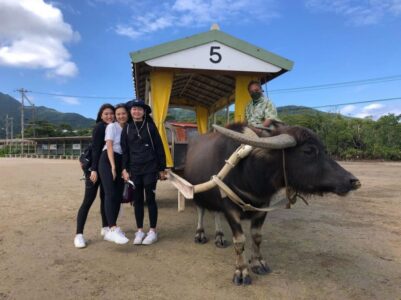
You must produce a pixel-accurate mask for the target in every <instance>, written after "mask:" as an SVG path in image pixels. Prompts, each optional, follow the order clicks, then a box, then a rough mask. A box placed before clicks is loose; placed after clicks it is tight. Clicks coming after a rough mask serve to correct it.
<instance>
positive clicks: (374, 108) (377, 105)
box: [363, 103, 384, 111]
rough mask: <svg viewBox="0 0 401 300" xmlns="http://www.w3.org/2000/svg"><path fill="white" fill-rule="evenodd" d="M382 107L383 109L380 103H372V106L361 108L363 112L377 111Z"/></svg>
mask: <svg viewBox="0 0 401 300" xmlns="http://www.w3.org/2000/svg"><path fill="white" fill-rule="evenodd" d="M383 107H384V105H383V104H380V103H372V104H369V105H367V106H365V107H364V108H363V110H364V111H375V110H378V109H380V108H383Z"/></svg>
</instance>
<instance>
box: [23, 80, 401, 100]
mask: <svg viewBox="0 0 401 300" xmlns="http://www.w3.org/2000/svg"><path fill="white" fill-rule="evenodd" d="M398 80H401V75H393V76H385V77H376V78H368V79H359V80H351V81H342V82H335V83H326V84H318V85H310V86H300V87H293V88H284V89H275V90H270V91H269V93H273V94H284V93H293V92H303V91H313V90H323V89H334V88H341V87H349V86H357V85H367V84H378V83H385V82H391V81H398ZM30 92H31V93H32V94H39V95H47V96H55V97H75V98H86V99H131V98H132V96H88V95H71V94H58V93H48V92H41V91H30Z"/></svg>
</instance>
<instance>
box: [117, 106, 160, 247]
mask: <svg viewBox="0 0 401 300" xmlns="http://www.w3.org/2000/svg"><path fill="white" fill-rule="evenodd" d="M128 105H129V107H130V113H131V116H132V122H130V123H129V124H128V125H127V126H125V127H124V129H123V131H122V134H121V148H122V150H123V166H122V168H123V178H124V180H125V181H128V180H129V179H131V180H132V181H133V182H134V184H135V189H134V193H133V197H134V203H135V218H136V224H137V232H136V233H135V239H134V245H139V244H144V245H150V244H153V243H154V242H156V241H157V233H156V225H157V213H158V211H157V203H156V195H155V192H156V183H157V180H158V179H161V180H164V179H165V177H166V174H165V168H166V156H165V153H164V148H163V143H162V140H161V138H160V135H159V132H158V131H157V128H156V125H155V123H154V122H153V120H152V118H151V117H150V115H149V114H150V113H151V108H150V107H149V106H148V105H146V104H145V103H144V102H143V101H141V100H133V101H130V102H129V103H128ZM144 193H145V195H146V202H147V204H148V212H149V222H150V230H149V232H148V233H147V235H146V237H145V233H144V232H143V218H144V198H145V197H144Z"/></svg>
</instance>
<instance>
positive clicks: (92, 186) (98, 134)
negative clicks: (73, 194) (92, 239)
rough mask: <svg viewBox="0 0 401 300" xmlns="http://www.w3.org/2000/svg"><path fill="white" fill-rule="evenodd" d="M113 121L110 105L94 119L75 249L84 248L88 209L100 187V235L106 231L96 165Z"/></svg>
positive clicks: (101, 108)
mask: <svg viewBox="0 0 401 300" xmlns="http://www.w3.org/2000/svg"><path fill="white" fill-rule="evenodd" d="M113 121H114V106H113V105H111V104H108V103H106V104H103V105H102V106H101V107H100V109H99V112H98V114H97V118H96V126H95V128H94V129H93V131H92V164H91V167H90V170H91V172H90V173H87V174H85V196H84V200H83V201H82V204H81V207H80V208H79V210H78V216H77V231H76V235H75V238H74V245H75V247H76V248H84V247H86V241H85V239H84V237H83V232H84V226H85V222H86V218H87V217H88V213H89V209H90V208H91V206H92V203H93V201H95V198H96V194H97V190H98V188H99V186H100V214H101V215H102V224H103V225H102V226H103V227H102V229H101V231H100V233H101V235H104V234H105V233H106V230H107V229H108V224H107V219H106V214H105V210H104V191H103V187H102V185H101V182H100V179H99V176H98V163H99V159H100V154H101V153H102V149H103V147H104V136H105V131H106V126H107V124H110V123H112V122H113Z"/></svg>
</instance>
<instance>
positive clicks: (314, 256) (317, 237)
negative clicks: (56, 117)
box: [0, 158, 401, 300]
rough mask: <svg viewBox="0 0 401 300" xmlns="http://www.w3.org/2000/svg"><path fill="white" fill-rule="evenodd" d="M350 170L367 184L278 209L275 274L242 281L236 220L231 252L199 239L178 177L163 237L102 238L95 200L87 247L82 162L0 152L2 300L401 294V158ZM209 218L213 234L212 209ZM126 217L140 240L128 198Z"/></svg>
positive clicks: (271, 258) (270, 227) (165, 186)
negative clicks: (80, 240)
mask: <svg viewBox="0 0 401 300" xmlns="http://www.w3.org/2000/svg"><path fill="white" fill-rule="evenodd" d="M342 165H344V166H345V167H346V168H347V169H348V170H350V171H351V172H352V173H353V174H354V175H356V176H357V177H359V179H360V180H361V182H362V188H361V189H360V190H358V191H356V192H353V193H352V194H350V195H349V196H348V197H346V198H341V197H337V196H326V197H324V198H319V197H316V198H313V199H311V201H310V204H311V205H310V206H309V207H306V206H305V205H303V204H302V203H299V204H297V205H296V206H295V207H294V208H293V209H291V210H280V211H275V212H272V213H270V214H269V215H268V220H267V221H266V223H265V225H264V229H263V232H264V237H263V244H262V253H263V254H264V256H265V258H266V260H267V262H268V264H269V265H270V267H271V268H272V270H273V271H272V273H271V274H268V275H266V276H258V275H255V274H252V279H253V284H252V285H251V286H247V287H244V286H240V287H237V286H234V285H233V284H232V283H231V279H232V275H233V271H234V250H233V248H232V242H231V233H230V231H229V228H228V226H227V224H226V222H225V221H224V224H223V226H224V229H225V233H226V237H227V239H228V240H229V241H230V246H229V247H228V248H226V249H218V248H215V246H214V244H213V243H212V242H209V243H207V244H205V245H198V244H195V243H194V242H193V237H194V233H195V229H196V211H195V207H194V206H193V204H192V203H191V202H190V201H187V208H186V210H185V211H184V212H181V213H178V212H177V201H176V191H175V190H174V189H173V187H172V186H171V185H170V184H169V183H167V182H163V183H161V184H159V186H158V191H157V194H158V203H159V241H158V242H157V243H156V244H154V245H152V246H133V245H132V244H131V243H129V244H127V245H122V246H121V245H116V244H112V243H110V242H106V241H103V240H102V238H101V236H100V232H99V231H100V227H101V224H100V215H99V200H98V199H97V200H96V202H95V203H94V206H93V208H92V210H91V212H90V214H89V217H88V221H87V223H86V228H85V237H86V239H88V240H89V245H88V247H87V248H85V249H80V250H78V249H75V248H74V246H73V238H74V233H75V222H76V213H77V210H78V207H79V206H80V204H81V201H82V196H83V182H82V181H80V180H79V179H80V177H81V172H80V170H79V167H78V163H77V162H76V161H62V160H40V159H4V158H3V159H0V205H1V210H0V299H1V300H3V299H78V298H80V299H88V298H89V299H94V298H96V299H240V298H245V297H247V298H251V299H401V196H400V195H401V184H400V178H401V163H379V162H346V163H342ZM146 218H147V217H146ZM146 221H147V220H146ZM206 221H207V222H206V223H207V225H206V230H207V233H208V236H209V237H210V238H213V233H214V222H213V219H212V215H211V214H207V216H206ZM119 223H120V225H121V227H122V228H123V230H124V231H125V232H126V233H127V236H128V237H129V238H130V239H132V237H133V234H134V217H133V213H132V208H131V207H129V206H128V205H125V206H124V209H123V215H122V216H121V217H120V219H119ZM146 224H147V223H146ZM245 225H246V226H245V227H246V228H248V224H245ZM248 237H249V235H248ZM248 241H250V240H249V239H248ZM246 251H247V253H248V254H249V252H250V244H248V245H247V250H246Z"/></svg>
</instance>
